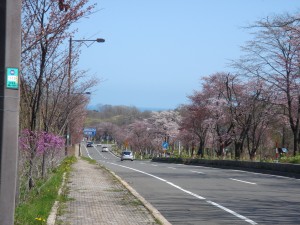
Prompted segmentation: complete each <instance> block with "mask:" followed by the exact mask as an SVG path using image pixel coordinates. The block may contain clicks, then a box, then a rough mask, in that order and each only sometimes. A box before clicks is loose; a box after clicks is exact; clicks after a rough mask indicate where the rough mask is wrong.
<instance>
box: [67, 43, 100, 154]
mask: <svg viewBox="0 0 300 225" xmlns="http://www.w3.org/2000/svg"><path fill="white" fill-rule="evenodd" d="M72 42H98V43H102V42H105V39H103V38H97V39H95V40H88V39H82V40H73V39H72V38H71V37H70V40H69V57H68V58H69V59H68V60H69V61H68V92H67V99H68V104H67V107H68V110H67V123H66V147H65V155H66V156H67V155H68V146H70V140H71V138H70V124H69V122H70V121H69V114H70V112H69V111H70V108H69V104H70V95H71V70H72ZM82 94H90V92H85V93H82Z"/></svg>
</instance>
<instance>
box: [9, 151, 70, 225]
mask: <svg viewBox="0 0 300 225" xmlns="http://www.w3.org/2000/svg"><path fill="white" fill-rule="evenodd" d="M75 161H76V158H75V157H68V158H66V159H65V160H64V161H63V162H62V164H61V165H60V166H59V167H58V168H57V169H55V170H54V172H53V174H52V176H51V177H50V178H49V179H48V180H47V181H45V182H38V184H37V186H36V187H35V188H34V189H32V190H31V191H30V192H29V193H28V195H29V196H27V198H26V199H27V200H26V201H25V202H23V203H22V204H20V205H18V206H17V207H16V211H15V225H35V224H46V221H47V218H48V216H49V214H50V211H51V208H52V206H53V204H54V202H55V201H56V200H57V199H59V200H61V201H62V200H64V198H65V196H61V197H59V198H58V190H59V188H60V187H61V184H62V180H63V174H64V172H67V173H68V172H69V171H70V168H71V165H72V164H73V163H74V162H75Z"/></svg>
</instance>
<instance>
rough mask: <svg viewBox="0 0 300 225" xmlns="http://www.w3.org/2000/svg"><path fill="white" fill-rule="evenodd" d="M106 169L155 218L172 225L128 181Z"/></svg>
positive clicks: (166, 224) (164, 224) (165, 224)
mask: <svg viewBox="0 0 300 225" xmlns="http://www.w3.org/2000/svg"><path fill="white" fill-rule="evenodd" d="M105 169H106V170H107V171H108V172H110V173H111V174H112V175H113V176H114V177H115V178H117V179H118V180H119V181H120V182H121V183H122V184H123V185H124V186H125V187H126V189H128V190H129V191H130V192H131V194H133V195H134V196H135V197H136V198H137V199H138V200H140V201H141V202H142V203H143V205H144V206H145V207H146V208H147V209H148V210H149V212H151V214H152V215H153V217H154V218H155V219H157V220H158V221H159V222H160V223H161V224H163V225H172V224H171V223H170V222H169V221H168V220H167V219H166V218H165V217H164V216H163V215H162V214H161V213H160V212H159V211H158V210H157V209H156V208H155V207H154V206H152V205H151V204H150V203H149V202H148V201H147V200H146V199H144V198H143V197H142V196H141V195H140V194H139V193H138V192H137V191H136V190H134V189H133V188H132V187H131V186H130V185H129V184H128V183H127V182H126V181H124V180H122V179H121V177H119V176H118V175H117V174H115V173H114V172H112V171H111V170H109V169H107V168H106V167H105Z"/></svg>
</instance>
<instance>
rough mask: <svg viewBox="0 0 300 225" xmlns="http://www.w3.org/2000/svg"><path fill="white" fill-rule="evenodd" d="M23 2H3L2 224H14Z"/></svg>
mask: <svg viewBox="0 0 300 225" xmlns="http://www.w3.org/2000/svg"><path fill="white" fill-rule="evenodd" d="M20 56H21V0H0V224H1V225H13V224H14V212H15V195H16V182H17V164H18V135H19V98H20V93H19V80H20V79H19V75H20V59H21V57H20Z"/></svg>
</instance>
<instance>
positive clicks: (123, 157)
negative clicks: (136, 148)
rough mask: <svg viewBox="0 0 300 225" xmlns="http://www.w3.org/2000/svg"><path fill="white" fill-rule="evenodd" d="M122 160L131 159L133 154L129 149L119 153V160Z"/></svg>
mask: <svg viewBox="0 0 300 225" xmlns="http://www.w3.org/2000/svg"><path fill="white" fill-rule="evenodd" d="M123 160H131V161H133V154H132V152H131V151H129V150H125V151H123V152H122V154H121V161H123Z"/></svg>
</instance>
